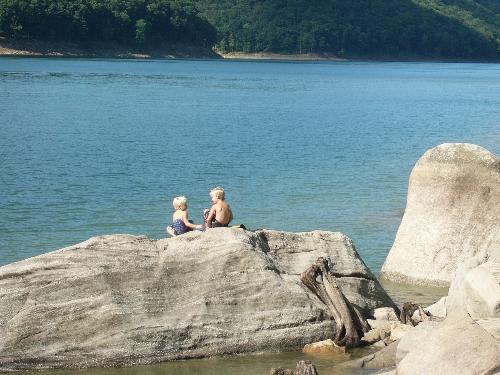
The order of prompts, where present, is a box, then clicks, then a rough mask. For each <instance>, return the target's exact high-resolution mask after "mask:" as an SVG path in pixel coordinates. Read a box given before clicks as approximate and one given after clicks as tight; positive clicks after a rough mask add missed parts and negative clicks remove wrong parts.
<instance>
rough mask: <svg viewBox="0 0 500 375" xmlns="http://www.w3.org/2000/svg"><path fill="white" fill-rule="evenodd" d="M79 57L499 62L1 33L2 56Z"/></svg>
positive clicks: (0, 54) (0, 50) (491, 61)
mask: <svg viewBox="0 0 500 375" xmlns="http://www.w3.org/2000/svg"><path fill="white" fill-rule="evenodd" d="M2 56H3V57H77V58H116V59H190V58H191V59H224V60H248V61H264V60H275V61H279V60H281V61H283V60H289V61H339V62H346V61H380V62H463V63H466V62H471V63H499V62H500V60H495V59H491V60H488V59H484V58H477V59H457V58H432V57H418V56H384V55H366V56H365V55H357V56H347V57H339V56H337V55H334V54H332V53H328V52H323V53H305V54H285V53H272V52H255V53H247V52H227V53H223V52H220V51H217V50H215V49H211V48H208V47H198V46H188V45H181V44H175V45H168V46H161V47H156V48H137V47H133V46H126V45H119V44H115V43H102V42H93V43H88V44H86V45H79V44H76V43H70V42H46V41H36V40H11V39H7V38H3V37H0V57H2Z"/></svg>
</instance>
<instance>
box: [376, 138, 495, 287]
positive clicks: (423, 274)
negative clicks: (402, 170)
mask: <svg viewBox="0 0 500 375" xmlns="http://www.w3.org/2000/svg"><path fill="white" fill-rule="evenodd" d="M499 218H500V160H499V158H498V157H497V156H495V155H494V154H492V153H491V152H489V151H487V150H485V149H484V148H482V147H479V146H476V145H472V144H442V145H440V146H437V147H435V148H433V149H431V150H429V151H427V152H426V153H425V154H424V155H423V156H422V158H420V160H419V161H418V162H417V163H416V165H415V167H414V168H413V171H412V173H411V176H410V182H409V187H408V200H407V205H406V210H405V213H404V216H403V219H402V222H401V225H400V227H399V229H398V232H397V235H396V239H395V241H394V244H393V246H392V249H391V250H390V252H389V255H388V256H387V259H386V261H385V263H384V265H383V267H382V271H381V277H382V278H383V279H387V280H392V281H396V282H407V283H413V284H420V285H434V286H447V285H449V283H450V281H451V280H452V278H453V276H454V274H455V272H456V270H457V268H458V267H459V265H460V264H462V263H463V262H464V261H465V260H466V259H468V258H470V257H472V256H475V255H488V254H490V253H491V252H493V251H495V249H498V248H500V220H499Z"/></svg>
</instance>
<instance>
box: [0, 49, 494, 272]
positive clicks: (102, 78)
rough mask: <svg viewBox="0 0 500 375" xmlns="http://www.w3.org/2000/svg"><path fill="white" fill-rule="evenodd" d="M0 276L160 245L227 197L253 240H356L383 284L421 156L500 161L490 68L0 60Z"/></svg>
mask: <svg viewBox="0 0 500 375" xmlns="http://www.w3.org/2000/svg"><path fill="white" fill-rule="evenodd" d="M0 113H1V116H0V124H1V126H0V189H1V190H0V191H1V194H0V265H2V264H6V263H10V262H14V261H17V260H20V259H24V258H27V257H30V256H33V255H37V254H40V253H43V252H46V251H50V250H54V249H57V248H61V247H64V246H68V245H71V244H74V243H77V242H80V241H82V240H85V239H87V238H89V237H91V236H95V235H101V234H108V233H133V234H146V235H148V236H150V237H153V238H160V237H163V236H164V235H165V234H164V226H165V224H166V223H167V222H169V221H170V220H171V211H172V209H171V199H172V197H174V196H176V195H186V196H187V197H188V198H189V210H190V214H191V217H192V218H193V219H195V221H198V222H199V221H200V219H199V218H200V214H199V213H200V212H201V211H202V210H203V208H205V207H208V206H209V205H210V198H209V196H208V191H209V189H210V188H211V187H213V186H215V185H222V186H224V187H225V188H226V190H227V199H228V201H229V202H230V203H231V205H232V206H233V210H234V212H235V222H242V223H244V224H246V225H247V226H248V227H249V228H272V229H279V230H288V231H309V230H314V229H324V230H330V231H341V232H343V233H345V234H347V235H348V236H350V237H351V238H353V240H354V242H355V244H356V246H357V247H358V250H359V251H360V253H361V254H362V256H363V258H364V260H365V261H366V263H367V264H368V265H369V266H370V268H371V269H372V270H374V271H375V272H378V271H379V269H380V267H381V265H382V263H383V260H384V259H385V256H386V254H387V252H388V250H389V249H390V247H391V245H392V242H393V240H394V236H395V232H396V230H397V227H398V225H399V222H400V219H401V216H402V214H403V211H404V208H405V203H406V189H407V181H408V176H409V173H410V171H411V169H412V167H413V165H414V163H415V162H416V160H418V158H419V157H420V156H421V155H422V154H423V153H424V152H425V151H426V150H427V149H429V148H431V147H434V146H436V145H438V144H440V143H443V142H471V143H476V144H479V145H481V146H483V147H486V148H488V149H489V150H490V151H492V152H495V153H497V154H498V153H499V151H500V65H499V64H442V63H356V62H352V63H338V62H326V63H304V62H300V63H290V62H243V61H193V60H175V61H165V60H163V61H154V60H153V61H137V60H101V59H42V58H0Z"/></svg>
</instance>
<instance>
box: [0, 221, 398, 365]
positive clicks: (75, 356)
mask: <svg viewBox="0 0 500 375" xmlns="http://www.w3.org/2000/svg"><path fill="white" fill-rule="evenodd" d="M319 256H323V257H326V258H327V259H329V260H330V263H331V269H332V270H333V271H335V272H337V273H339V274H344V275H345V277H338V278H337V280H338V282H339V285H341V287H342V290H343V291H344V294H345V295H346V297H347V298H348V299H349V300H350V302H352V303H355V304H357V305H359V306H360V307H361V308H362V309H364V310H365V312H367V311H368V310H372V309H375V308H377V307H382V306H390V307H393V304H392V301H391V300H390V298H389V297H388V296H387V294H386V293H385V292H384V290H383V289H382V288H381V286H380V285H379V283H378V282H377V280H376V279H375V278H374V277H373V275H372V274H371V273H370V271H369V270H368V269H367V267H366V266H365V264H364V263H363V261H362V260H361V259H360V258H359V256H358V254H357V253H356V250H355V248H354V246H353V244H352V241H351V240H350V239H349V238H347V237H346V236H344V235H343V234H341V233H331V232H319V231H315V232H309V233H284V232H275V231H266V230H264V231H259V232H256V233H253V232H248V231H244V230H241V229H231V228H217V229H213V230H209V231H207V232H193V233H188V234H185V235H182V236H178V237H175V238H170V239H162V240H150V239H148V238H146V237H137V236H131V235H109V236H101V237H95V238H91V239H89V240H88V241H85V242H82V243H80V244H77V245H75V246H71V247H68V248H65V249H61V250H58V251H54V252H52V253H48V254H44V255H41V256H38V257H35V258H31V259H27V260H24V261H21V262H18V263H14V264H10V265H7V266H4V267H0V371H1V370H4V371H6V370H11V369H17V370H19V369H26V370H27V369H44V368H65V367H77V368H81V367H94V366H118V365H133V364H144V363H152V362H159V361H165V360H173V359H181V358H193V357H205V356H213V355H220V354H226V353H243V352H257V351H263V350H269V351H279V350H295V349H300V348H302V347H303V346H304V344H306V343H310V342H315V341H320V340H324V339H327V338H331V337H333V335H334V332H333V330H334V324H332V322H331V320H330V316H329V315H328V310H327V308H326V307H325V306H324V305H323V304H322V303H321V302H320V301H319V300H318V299H317V298H316V297H315V296H314V295H313V294H312V293H311V292H309V291H308V289H307V288H306V287H305V286H303V285H302V283H301V282H300V279H299V273H300V272H302V271H303V270H304V269H305V268H306V267H307V266H309V265H310V264H312V263H313V262H314V261H315V260H316V259H317V258H318V257H319Z"/></svg>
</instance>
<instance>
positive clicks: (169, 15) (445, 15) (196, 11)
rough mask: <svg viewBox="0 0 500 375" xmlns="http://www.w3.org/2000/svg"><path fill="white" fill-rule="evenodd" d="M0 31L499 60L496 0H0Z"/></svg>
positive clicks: (140, 41) (55, 36) (20, 35)
mask: <svg viewBox="0 0 500 375" xmlns="http://www.w3.org/2000/svg"><path fill="white" fill-rule="evenodd" d="M0 35H3V36H6V37H10V38H17V39H19V38H31V39H40V40H51V41H73V42H82V43H84V42H86V41H95V40H97V41H109V42H119V43H128V44H134V45H149V46H150V45H158V44H161V43H185V44H191V45H198V46H208V47H210V46H214V45H216V46H217V48H218V49H219V50H221V51H223V52H230V51H241V52H284V53H299V54H300V53H310V52H329V53H333V54H337V55H339V56H348V57H349V56H410V57H411V56H415V57H456V58H496V59H497V58H500V1H499V0H103V1H98V0H0Z"/></svg>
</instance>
